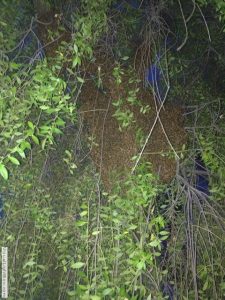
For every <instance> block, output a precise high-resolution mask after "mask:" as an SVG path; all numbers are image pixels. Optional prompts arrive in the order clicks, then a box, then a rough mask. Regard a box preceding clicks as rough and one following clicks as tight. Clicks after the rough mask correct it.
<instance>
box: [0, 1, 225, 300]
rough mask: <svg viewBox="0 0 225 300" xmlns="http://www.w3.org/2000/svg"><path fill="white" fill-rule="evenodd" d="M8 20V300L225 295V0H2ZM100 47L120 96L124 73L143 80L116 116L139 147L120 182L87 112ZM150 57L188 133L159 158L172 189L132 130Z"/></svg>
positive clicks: (1, 55)
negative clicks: (96, 153) (85, 94)
mask: <svg viewBox="0 0 225 300" xmlns="http://www.w3.org/2000/svg"><path fill="white" fill-rule="evenodd" d="M50 17H51V18H50ZM48 18H50V19H51V20H53V21H51V22H49V19H48ZM43 27H44V28H45V29H43ZM0 28H1V31H0V87H1V89H0V128H1V130H0V141H1V149H0V175H1V178H0V183H1V188H0V237H1V247H8V249H9V298H8V299H37V300H39V299H46V300H47V299H49V300H50V299H78V300H79V299H83V300H85V299H87V300H88V299H90V300H100V299H115V300H116V299H121V300H125V299H132V300H135V299H140V300H141V299H147V300H150V299H157V300H158V299H159V300H160V299H182V300H186V299H190V300H191V299H201V300H206V299H210V300H211V299H219V300H222V299H225V258H224V247H225V238H224V237H225V235H224V233H225V202H224V199H225V134H224V133H225V122H224V120H225V101H224V92H225V82H224V80H225V52H224V37H225V3H224V1H222V0H211V1H203V0H193V1H185V0H183V1H182V0H177V1H173V0H169V1H165V0H157V1H150V0H149V1H147V0H144V1H141V0H140V1H112V0H97V1H93V0H79V1H73V0H70V1H69V0H68V1H57V0H52V1H50V0H49V1H42V0H36V1H35V0H34V1H28V0H27V1H19V0H11V1H4V0H1V1H0ZM103 53H104V54H105V53H107V55H108V57H110V61H112V65H113V68H112V70H113V71H112V72H111V73H112V74H111V75H112V78H114V81H113V84H114V85H115V90H116V89H118V90H119V89H123V87H124V86H123V80H124V79H123V78H124V76H125V77H126V78H127V77H128V79H127V80H128V83H129V84H127V86H129V87H130V86H133V87H134V88H132V89H130V90H129V93H128V97H127V98H126V99H125V98H121V99H118V101H114V103H113V105H114V107H115V114H114V117H115V119H116V120H117V121H118V127H119V130H120V131H126V130H137V132H135V134H136V136H137V140H138V143H139V144H138V146H139V151H138V152H137V153H136V155H135V156H134V157H133V158H132V168H127V170H126V171H125V170H123V172H121V173H119V172H116V174H109V178H110V186H107V185H104V180H103V178H102V176H101V168H98V167H97V166H96V164H95V163H94V161H93V159H92V156H90V155H88V154H89V152H90V148H91V147H92V145H93V143H94V142H95V140H94V138H93V136H90V135H89V134H88V128H85V130H82V128H83V127H85V124H84V125H83V119H82V113H81V111H80V108H82V101H81V100H80V99H81V97H82V96H81V95H82V91H83V90H84V86H85V84H86V83H87V82H88V80H89V79H88V77H87V76H86V75H87V74H86V73H87V72H86V73H85V66H86V65H87V63H88V62H95V61H96V60H97V59H98V57H99V56H103ZM134 62H135V63H134ZM135 64H136V65H137V64H138V71H137V68H135V67H134V65H135ZM151 64H152V65H154V66H156V70H158V69H160V70H161V71H160V75H159V76H160V78H161V81H160V85H161V87H160V91H162V93H161V92H160V93H158V94H159V95H158V96H157V95H156V94H157V93H156V92H155V89H154V86H151V87H147V88H146V89H149V90H150V91H151V94H152V95H153V96H154V99H155V100H156V101H155V102H156V103H158V108H157V109H158V110H157V111H158V115H160V111H161V110H162V111H163V109H164V104H168V105H177V106H178V107H180V109H181V110H182V112H183V115H184V122H185V124H184V129H185V131H186V132H187V138H186V143H185V144H184V145H182V149H179V150H177V149H175V147H173V145H172V144H170V151H167V150H166V153H163V152H162V153H161V155H162V156H168V157H170V158H171V159H173V160H174V161H175V162H176V174H175V175H174V176H173V179H172V181H170V182H166V183H165V182H163V181H162V180H160V178H159V176H158V175H157V174H156V173H155V172H154V171H153V168H152V165H151V163H149V162H148V161H146V160H144V157H143V155H142V154H143V149H144V147H145V146H146V143H147V142H148V139H149V137H150V135H149V136H148V135H145V134H144V133H143V132H141V130H139V129H138V128H137V127H131V125H132V124H133V123H134V120H133V117H134V114H133V111H132V109H133V108H132V107H138V109H140V111H141V113H142V114H143V115H144V114H145V113H146V111H148V110H149V109H150V108H149V106H148V105H146V103H142V102H141V101H140V99H138V96H137V95H138V92H139V89H138V88H137V85H138V84H140V81H141V79H140V78H142V79H143V77H145V72H146V69H147V68H149V66H150V65H151ZM97 70H98V73H97V76H96V77H95V78H93V82H94V85H95V86H96V89H97V90H99V92H100V93H102V94H104V93H106V92H107V88H108V87H107V86H106V87H105V85H104V80H103V75H102V73H101V69H100V68H97ZM157 72H158V71H157ZM137 75H138V76H137ZM145 79H146V78H145ZM154 84H155V82H154ZM91 95H92V94H91ZM158 98H160V99H158ZM157 99H158V100H157ZM126 101H128V102H129V103H128V104H129V105H128V104H127V102H126ZM157 101H158V102H157ZM156 106H157V105H156ZM130 107H131V108H130ZM90 109H91V108H90ZM135 109H136V108H135ZM171 118H173V116H171ZM158 122H161V120H160V119H159V120H158ZM133 128H136V129H133ZM84 133H85V134H84ZM168 143H170V141H169V140H168Z"/></svg>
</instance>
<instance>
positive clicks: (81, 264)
mask: <svg viewBox="0 0 225 300" xmlns="http://www.w3.org/2000/svg"><path fill="white" fill-rule="evenodd" d="M84 265H85V263H83V262H81V261H79V262H76V263H72V264H71V265H70V267H71V268H72V269H80V268H82V267H83V266H84Z"/></svg>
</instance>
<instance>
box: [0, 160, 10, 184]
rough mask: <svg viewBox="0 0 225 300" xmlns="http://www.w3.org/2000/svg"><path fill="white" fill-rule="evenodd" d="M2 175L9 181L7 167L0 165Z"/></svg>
mask: <svg viewBox="0 0 225 300" xmlns="http://www.w3.org/2000/svg"><path fill="white" fill-rule="evenodd" d="M0 175H1V176H2V177H3V178H4V179H5V180H7V179H8V178H9V173H8V170H7V169H6V167H5V165H4V164H2V163H0Z"/></svg>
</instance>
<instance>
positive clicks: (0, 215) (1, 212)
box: [0, 193, 4, 220]
mask: <svg viewBox="0 0 225 300" xmlns="http://www.w3.org/2000/svg"><path fill="white" fill-rule="evenodd" d="M3 218H4V210H3V196H2V194H1V193H0V220H2V219H3Z"/></svg>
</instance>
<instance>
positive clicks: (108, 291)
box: [102, 288, 112, 296]
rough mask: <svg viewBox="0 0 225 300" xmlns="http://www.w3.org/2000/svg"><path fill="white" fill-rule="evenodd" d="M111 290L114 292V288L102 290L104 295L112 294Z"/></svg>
mask: <svg viewBox="0 0 225 300" xmlns="http://www.w3.org/2000/svg"><path fill="white" fill-rule="evenodd" d="M111 292H112V289H110V288H107V289H105V290H104V291H103V292H102V294H103V296H107V295H109V294H111Z"/></svg>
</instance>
